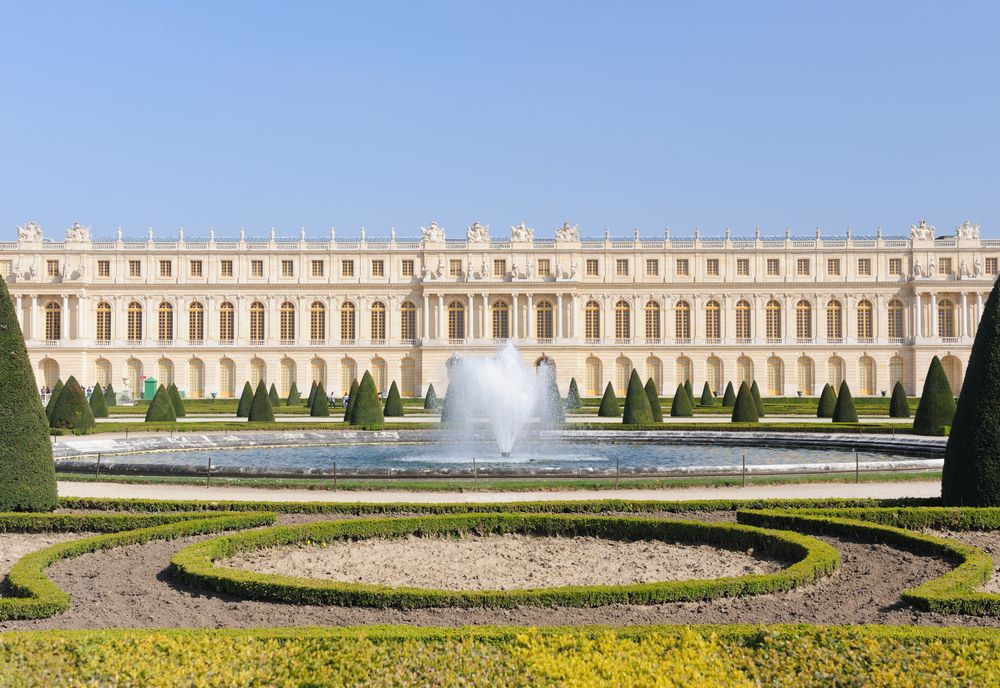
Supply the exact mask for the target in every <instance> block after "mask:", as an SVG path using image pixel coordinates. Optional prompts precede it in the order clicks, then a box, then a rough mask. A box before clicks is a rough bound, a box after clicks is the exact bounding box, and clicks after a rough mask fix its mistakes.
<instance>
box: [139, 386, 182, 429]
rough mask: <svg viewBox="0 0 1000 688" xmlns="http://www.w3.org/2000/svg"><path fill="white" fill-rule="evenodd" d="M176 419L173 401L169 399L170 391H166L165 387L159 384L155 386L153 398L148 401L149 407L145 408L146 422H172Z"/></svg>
mask: <svg viewBox="0 0 1000 688" xmlns="http://www.w3.org/2000/svg"><path fill="white" fill-rule="evenodd" d="M176 421H177V414H176V412H175V411H174V405H173V403H171V401H170V393H169V392H167V388H166V387H164V386H163V385H160V386H159V387H157V388H156V394H154V395H153V400H152V401H151V402H149V408H148V409H146V422H147V423H174V422H176Z"/></svg>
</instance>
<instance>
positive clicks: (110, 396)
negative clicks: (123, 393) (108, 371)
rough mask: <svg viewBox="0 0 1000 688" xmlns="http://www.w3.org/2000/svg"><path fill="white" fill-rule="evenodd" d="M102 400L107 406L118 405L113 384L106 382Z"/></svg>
mask: <svg viewBox="0 0 1000 688" xmlns="http://www.w3.org/2000/svg"><path fill="white" fill-rule="evenodd" d="M104 401H105V403H107V405H108V406H117V405H118V395H117V394H115V386H114V385H113V384H111V383H110V382H109V383H108V386H107V387H105V388H104Z"/></svg>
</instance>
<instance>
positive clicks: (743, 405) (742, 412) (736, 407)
mask: <svg viewBox="0 0 1000 688" xmlns="http://www.w3.org/2000/svg"><path fill="white" fill-rule="evenodd" d="M732 422H734V423H758V422H760V416H758V415H757V404H755V403H754V402H753V392H751V391H750V387H749V385H747V383H746V381H743V382H741V383H740V393H739V394H737V395H736V403H734V404H733V416H732Z"/></svg>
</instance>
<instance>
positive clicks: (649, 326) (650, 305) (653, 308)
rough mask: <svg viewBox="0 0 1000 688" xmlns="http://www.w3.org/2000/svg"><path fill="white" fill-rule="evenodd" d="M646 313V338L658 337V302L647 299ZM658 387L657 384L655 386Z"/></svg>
mask: <svg viewBox="0 0 1000 688" xmlns="http://www.w3.org/2000/svg"><path fill="white" fill-rule="evenodd" d="M644 310H645V315H646V318H645V320H646V339H654V340H655V339H659V338H660V336H661V334H660V304H659V303H658V302H657V301H647V302H646V308H645V309H644ZM656 388H657V389H659V388H660V387H659V385H657V387H656Z"/></svg>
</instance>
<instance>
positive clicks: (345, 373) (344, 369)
mask: <svg viewBox="0 0 1000 688" xmlns="http://www.w3.org/2000/svg"><path fill="white" fill-rule="evenodd" d="M357 379H358V364H357V363H355V362H354V359H353V358H345V359H344V360H343V361H341V362H340V393H341V394H347V393H348V392H350V391H351V384H352V383H353V382H354V381H355V380H357Z"/></svg>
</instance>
